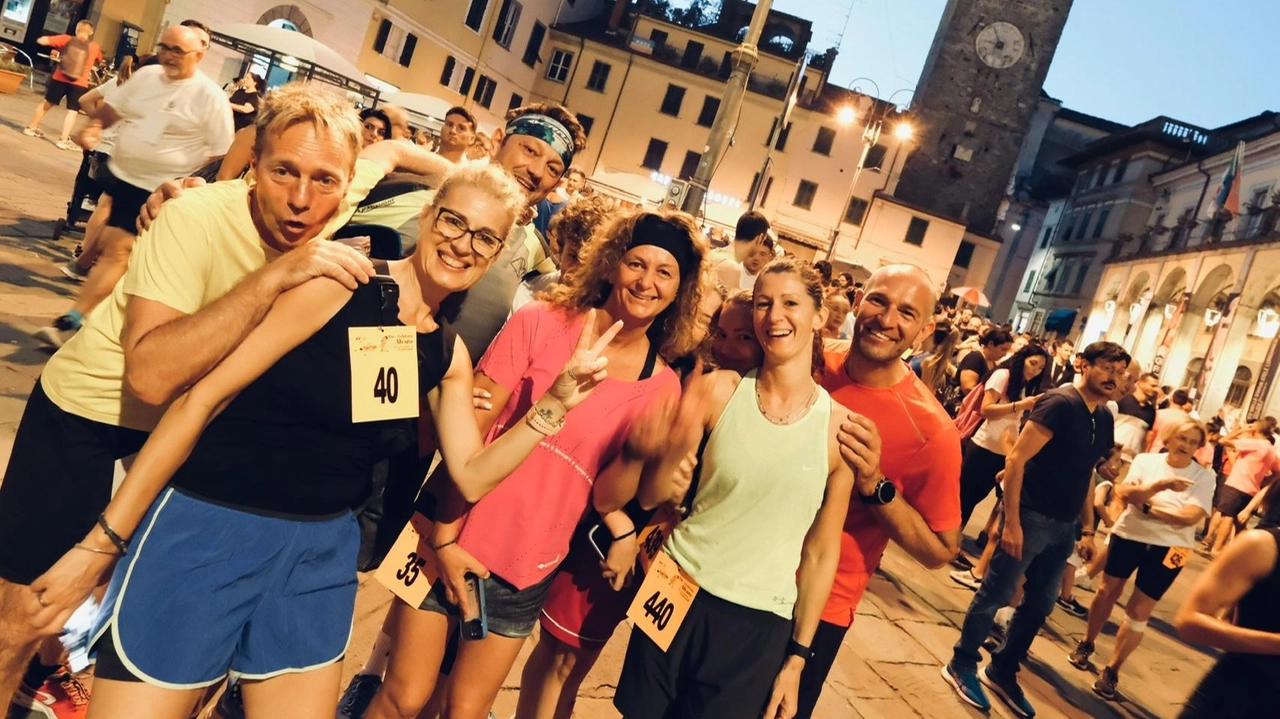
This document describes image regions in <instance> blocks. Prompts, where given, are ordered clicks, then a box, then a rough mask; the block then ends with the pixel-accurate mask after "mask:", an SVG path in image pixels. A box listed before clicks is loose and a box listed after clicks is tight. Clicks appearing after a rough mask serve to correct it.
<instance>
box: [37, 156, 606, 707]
mask: <svg viewBox="0 0 1280 719" xmlns="http://www.w3.org/2000/svg"><path fill="white" fill-rule="evenodd" d="M524 204H525V194H524V191H523V190H522V189H521V188H520V187H519V185H517V184H516V183H515V181H514V180H513V179H512V178H511V177H509V176H508V175H506V174H505V173H503V172H502V171H501V170H499V169H496V168H489V167H471V168H463V169H459V170H457V171H456V172H454V173H453V174H451V175H449V176H448V177H447V178H446V179H445V180H444V182H443V183H442V185H441V187H440V190H439V192H438V193H437V195H436V196H435V199H434V201H433V203H432V205H431V206H429V207H428V208H426V210H425V211H424V219H425V220H426V221H425V222H423V223H422V227H423V231H422V232H421V236H420V239H419V243H418V246H417V251H416V252H415V253H414V255H413V256H411V257H409V258H407V259H404V260H399V261H396V262H390V263H381V264H375V268H376V269H377V271H378V274H379V276H380V277H378V278H376V279H375V280H374V281H372V282H370V283H368V284H366V285H362V286H361V287H360V288H359V289H357V290H356V291H355V292H352V291H350V290H348V289H346V288H345V287H343V286H342V285H340V284H338V283H336V282H333V281H331V280H328V279H316V280H313V281H310V282H308V283H305V284H303V285H300V286H299V287H298V288H296V289H294V290H291V291H289V292H287V293H285V294H282V295H281V296H280V298H279V299H278V300H277V301H276V303H275V304H274V306H273V307H272V308H271V310H270V312H269V313H268V314H267V316H266V317H265V318H264V319H263V321H262V323H261V324H260V325H258V327H257V328H256V329H254V330H253V331H252V332H251V333H250V334H249V335H248V337H246V338H245V340H244V342H243V343H242V344H241V345H240V347H239V348H238V349H236V350H235V351H234V352H233V353H232V354H231V355H230V356H228V357H227V359H226V360H224V361H223V362H222V363H221V364H220V365H218V366H217V367H216V368H214V369H213V370H212V371H211V372H210V373H209V374H208V375H206V376H205V377H204V378H202V379H201V380H200V381H199V382H197V383H196V384H195V385H194V386H193V387H192V388H191V389H190V390H188V391H187V392H186V393H185V394H183V395H182V396H181V397H179V398H178V399H177V400H176V401H175V402H174V403H173V404H172V405H171V406H170V408H169V409H168V411H167V412H166V413H165V415H164V418H163V419H162V420H161V421H160V423H159V425H158V426H157V427H156V429H155V432H154V433H152V435H151V437H150V439H149V440H148V442H147V444H146V445H145V446H144V447H143V449H142V451H141V452H140V453H139V455H138V458H137V461H136V462H135V463H134V465H133V467H132V468H131V470H130V472H129V474H128V477H127V478H126V479H125V482H124V485H123V486H122V487H121V489H120V491H119V493H118V494H117V495H116V497H115V498H114V499H113V500H112V501H111V503H110V505H109V506H108V507H107V509H106V511H105V512H104V513H103V514H102V515H101V516H100V518H99V526H100V527H101V529H102V531H103V532H105V533H106V535H107V536H108V537H109V538H110V539H111V540H112V543H113V545H114V547H115V551H112V550H104V549H102V548H101V547H95V546H92V545H89V544H84V545H77V546H78V547H82V548H83V549H84V550H85V551H83V552H71V553H68V557H69V559H68V558H64V560H62V561H60V562H59V565H55V567H54V568H53V569H51V570H50V571H49V572H48V573H47V574H46V575H45V577H43V578H42V579H41V580H40V582H41V583H42V586H41V587H40V591H43V592H46V593H55V594H56V593H57V592H59V591H64V590H65V587H64V586H62V584H61V582H62V578H64V577H74V578H76V579H77V580H79V582H80V583H81V584H83V583H85V582H86V581H87V582H88V583H90V586H91V584H92V583H93V582H94V581H96V579H97V577H98V576H101V575H102V574H103V573H105V571H106V570H107V569H108V568H109V567H110V566H111V563H113V562H116V561H118V562H119V563H118V564H117V566H116V567H115V573H114V575H113V576H112V578H111V584H110V588H109V590H108V594H107V598H106V600H104V607H106V609H107V611H105V612H104V616H103V617H102V618H101V619H100V620H99V622H100V626H99V627H98V628H97V629H96V631H95V639H96V640H97V645H96V646H97V651H98V665H97V675H96V678H95V682H94V696H93V700H92V701H93V707H92V709H91V712H92V714H93V716H94V717H95V719H101V717H108V718H111V717H129V718H131V719H132V718H136V717H141V716H145V717H148V718H149V719H167V718H172V719H185V717H187V716H188V715H189V714H190V712H191V709H192V707H193V705H194V704H195V702H196V701H197V700H198V699H199V698H200V697H201V695H202V694H203V690H204V688H205V687H208V686H210V685H213V684H215V683H217V682H219V681H220V680H221V679H222V678H223V677H224V676H226V675H227V674H228V673H234V674H236V675H237V676H238V677H239V678H240V679H241V686H242V688H243V696H244V706H245V710H246V714H247V716H249V717H251V718H253V717H264V718H265V717H285V716H287V717H299V718H304V719H309V718H316V719H320V718H323V719H328V718H329V717H332V716H333V715H334V713H335V711H336V708H337V697H338V680H339V675H340V672H341V660H342V657H343V654H344V653H345V651H346V645H347V640H348V635H349V632H350V626H351V618H352V612H353V610H354V605H355V595H356V584H357V581H356V552H357V548H358V545H359V534H358V529H357V526H356V520H355V518H354V517H353V516H352V513H351V510H350V508H351V507H354V506H357V505H359V504H360V503H361V502H362V501H363V499H364V496H365V495H366V494H367V492H368V490H369V483H370V475H371V469H372V463H373V449H374V444H375V441H376V439H377V437H378V436H379V435H380V434H381V433H382V432H383V431H385V430H386V423H387V422H390V421H398V420H397V419H396V417H406V414H405V413H403V412H397V413H393V415H394V416H392V417H389V418H388V417H386V415H385V414H379V413H377V412H376V411H370V410H369V409H368V406H369V405H375V406H378V405H381V406H385V405H386V404H387V403H388V402H389V403H391V404H392V405H394V404H395V403H397V402H399V403H400V404H401V405H407V406H404V407H403V410H407V417H414V416H417V414H418V407H419V397H420V396H425V399H426V404H427V406H428V407H429V408H430V410H431V412H432V415H433V416H434V419H435V424H436V427H437V428H438V431H439V434H440V446H441V451H442V453H443V456H444V462H445V464H446V466H448V467H449V469H450V470H451V476H452V477H453V478H454V481H455V482H457V483H458V486H459V488H460V490H461V491H462V492H464V493H465V494H468V495H470V494H475V493H482V492H485V491H488V490H489V489H492V488H493V487H494V486H496V485H497V484H498V483H499V482H500V481H502V479H503V478H504V477H506V476H507V474H509V473H510V472H511V471H512V470H513V469H514V468H515V467H516V466H517V465H518V464H519V463H520V462H521V461H522V460H523V459H524V458H525V457H526V456H527V455H528V454H529V452H531V451H532V450H533V448H534V447H535V446H536V445H537V444H538V443H539V442H540V441H542V440H543V439H545V438H546V437H547V435H549V434H554V433H555V432H556V431H557V430H558V428H559V426H560V425H561V424H563V420H564V416H565V414H566V412H568V411H569V410H570V409H571V408H573V407H574V406H576V405H577V404H578V403H580V402H581V401H582V400H583V399H585V398H586V397H587V396H588V395H589V394H590V393H591V391H592V390H593V389H594V388H595V386H596V385H597V384H599V382H600V381H602V380H603V379H604V378H605V376H606V372H605V371H604V364H605V362H604V360H603V359H601V358H600V356H599V354H600V353H599V349H600V347H603V346H604V345H605V344H607V343H608V341H609V339H610V338H611V337H612V336H613V335H614V334H616V332H617V329H612V330H611V329H609V328H605V331H603V332H601V335H602V336H601V338H600V341H599V342H596V341H595V340H594V338H595V337H596V334H595V327H596V325H595V323H588V324H587V325H586V329H585V331H584V332H582V333H575V334H574V335H573V337H572V338H570V339H569V345H570V349H571V351H570V352H569V353H566V354H565V355H563V356H562V359H563V360H565V363H564V364H562V365H561V366H562V368H563V370H562V371H558V372H553V373H552V374H551V378H552V379H554V382H548V383H547V386H546V387H544V388H543V390H544V391H540V392H538V393H537V395H536V397H535V396H531V397H530V400H531V403H532V407H531V409H530V411H529V413H528V415H527V416H526V417H525V419H526V420H527V421H521V420H520V418H515V419H513V420H512V422H511V423H510V424H511V429H510V430H509V431H508V432H506V433H504V434H503V436H502V437H501V438H500V439H498V440H497V441H494V442H491V443H489V445H488V446H487V447H485V446H484V443H483V441H482V438H481V434H480V429H479V426H478V425H477V423H476V419H475V414H474V410H473V409H472V399H471V397H472V371H471V359H470V357H468V355H467V350H466V347H465V345H463V344H462V342H461V340H459V339H458V338H457V336H456V335H455V334H454V332H453V330H452V328H451V327H450V325H449V320H448V318H447V316H446V315H447V314H448V310H447V307H448V306H449V302H448V298H449V297H450V296H451V295H453V294H454V293H457V292H461V291H463V290H466V289H467V288H468V287H470V286H472V285H473V284H474V283H475V282H476V281H477V280H479V279H480V277H481V275H483V274H484V272H485V271H486V270H487V269H488V268H489V265H490V264H491V263H492V262H493V258H494V257H496V256H497V255H498V253H499V252H500V251H501V250H502V247H503V239H502V238H504V237H505V236H506V235H507V232H508V231H509V230H510V228H511V225H512V223H513V222H514V221H515V218H516V216H517V215H518V214H519V212H520V211H521V210H522V208H523V207H524ZM388 344H392V345H395V346H398V347H401V348H404V349H405V351H404V352H403V353H402V355H401V357H400V358H399V359H396V358H394V357H390V356H388V355H386V354H381V355H379V358H380V360H379V362H378V363H377V365H376V366H375V368H374V370H373V371H372V372H371V371H368V370H366V369H364V367H363V365H362V363H361V361H360V359H359V355H361V354H363V353H367V352H369V351H370V349H371V348H373V347H386V346H388ZM404 355H407V358H406V357H405V356H404ZM384 365H385V366H384ZM393 372H394V373H395V379H394V380H393V378H392V375H393ZM375 373H376V378H375V376H374V374H375ZM412 376H416V379H417V382H416V384H417V388H418V394H416V395H415V394H412V393H411V391H412V387H413V385H414V383H413V382H412V381H411V379H410V378H411V377H412ZM401 388H403V389H404V390H405V392H404V394H403V395H401V393H400V389H401ZM535 398H536V401H533V400H535ZM407 417H406V418H407ZM166 484H167V485H168V487H167V488H166V487H165V485H166ZM148 506H149V507H150V509H148ZM144 515H145V517H144ZM125 538H130V539H128V540H127V539H125ZM81 555H83V556H81ZM90 563H93V564H90ZM74 570H78V571H74Z"/></svg>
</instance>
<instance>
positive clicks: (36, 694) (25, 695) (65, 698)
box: [13, 667, 89, 719]
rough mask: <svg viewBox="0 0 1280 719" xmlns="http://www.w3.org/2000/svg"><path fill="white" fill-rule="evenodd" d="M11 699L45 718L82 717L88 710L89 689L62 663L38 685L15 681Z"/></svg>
mask: <svg viewBox="0 0 1280 719" xmlns="http://www.w3.org/2000/svg"><path fill="white" fill-rule="evenodd" d="M13 703H14V704H17V705H18V706H20V707H23V708H24V709H29V710H30V711H31V712H32V713H34V714H37V715H40V716H43V717H46V718H47V719H84V717H85V716H86V715H87V714H88V713H89V689H88V688H87V687H85V685H84V684H82V683H80V680H79V679H77V678H76V675H74V674H72V673H71V670H70V669H68V668H66V667H63V668H62V669H60V670H58V671H57V672H56V673H54V674H53V675H52V676H50V677H49V678H48V679H46V680H45V682H44V684H41V685H40V686H38V687H35V688H32V687H29V686H27V685H26V684H21V685H19V687H18V692H17V694H15V695H14V696H13Z"/></svg>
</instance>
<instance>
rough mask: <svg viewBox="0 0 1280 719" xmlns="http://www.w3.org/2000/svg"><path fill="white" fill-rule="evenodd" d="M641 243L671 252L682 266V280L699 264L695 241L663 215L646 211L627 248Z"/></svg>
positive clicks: (632, 233)
mask: <svg viewBox="0 0 1280 719" xmlns="http://www.w3.org/2000/svg"><path fill="white" fill-rule="evenodd" d="M641 245H653V246H654V247H658V248H661V249H664V250H666V251H667V252H670V253H671V256H672V257H674V258H676V265H678V266H679V267H680V279H681V280H683V279H684V278H685V277H687V276H688V274H689V272H690V271H692V270H694V269H696V268H697V266H698V257H697V256H696V255H695V254H694V252H693V243H692V242H690V241H689V235H688V234H686V233H685V231H684V230H682V229H681V228H679V227H677V226H675V225H673V224H671V223H668V222H667V221H666V220H664V219H663V218H662V215H655V214H652V213H646V214H645V216H644V217H641V218H640V221H639V222H637V223H636V226H635V229H634V230H632V232H631V244H630V245H629V246H628V247H627V249H628V250H630V249H631V248H633V247H640V246H641Z"/></svg>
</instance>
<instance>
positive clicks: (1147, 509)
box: [1142, 502, 1151, 514]
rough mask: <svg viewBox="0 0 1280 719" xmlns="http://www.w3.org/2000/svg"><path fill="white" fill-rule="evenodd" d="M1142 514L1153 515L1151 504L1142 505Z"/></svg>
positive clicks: (1144, 503)
mask: <svg viewBox="0 0 1280 719" xmlns="http://www.w3.org/2000/svg"><path fill="white" fill-rule="evenodd" d="M1142 513H1143V514H1151V503H1150V502H1143V503H1142Z"/></svg>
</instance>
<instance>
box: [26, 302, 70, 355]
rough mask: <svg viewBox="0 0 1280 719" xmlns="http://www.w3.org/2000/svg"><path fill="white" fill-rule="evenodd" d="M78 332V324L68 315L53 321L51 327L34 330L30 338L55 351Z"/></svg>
mask: <svg viewBox="0 0 1280 719" xmlns="http://www.w3.org/2000/svg"><path fill="white" fill-rule="evenodd" d="M73 312H74V310H73ZM79 331H80V322H79V321H77V318H75V317H72V316H71V314H70V313H68V314H65V315H63V316H61V317H59V318H58V319H56V320H54V321H53V324H52V325H49V326H48V327H41V328H40V329H38V330H36V331H35V332H34V333H33V334H32V336H33V337H35V338H36V339H38V340H40V341H41V342H43V343H44V344H46V345H48V346H49V347H53V348H54V349H57V348H59V347H61V346H62V345H64V344H66V342H67V340H69V339H71V338H72V337H73V336H75V333H77V332H79Z"/></svg>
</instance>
